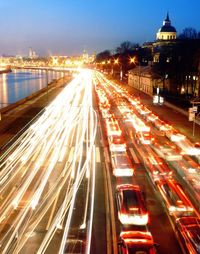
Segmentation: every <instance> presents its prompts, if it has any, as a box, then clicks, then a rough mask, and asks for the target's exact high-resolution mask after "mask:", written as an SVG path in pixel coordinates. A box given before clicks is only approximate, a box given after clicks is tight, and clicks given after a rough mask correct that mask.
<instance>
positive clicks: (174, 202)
mask: <svg viewBox="0 0 200 254" xmlns="http://www.w3.org/2000/svg"><path fill="white" fill-rule="evenodd" d="M157 187H158V189H159V191H160V194H161V195H162V197H163V200H164V202H165V205H166V207H167V209H168V211H169V214H170V215H173V216H175V217H176V216H186V215H187V216H189V215H190V216H191V215H192V214H193V213H194V208H193V206H192V204H191V202H190V200H189V198H188V197H187V195H186V194H185V192H184V190H183V188H182V186H181V185H180V184H179V183H178V182H176V181H175V180H173V179H165V180H160V181H158V182H157Z"/></svg>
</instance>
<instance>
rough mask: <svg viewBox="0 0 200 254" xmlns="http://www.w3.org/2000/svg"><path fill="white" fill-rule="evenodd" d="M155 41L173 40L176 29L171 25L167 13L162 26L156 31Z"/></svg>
mask: <svg viewBox="0 0 200 254" xmlns="http://www.w3.org/2000/svg"><path fill="white" fill-rule="evenodd" d="M156 39H157V40H175V39H176V29H175V27H173V26H172V25H171V21H170V19H169V14H168V13H167V17H166V19H165V20H164V21H163V26H162V27H161V28H160V29H159V30H158V32H157V34H156Z"/></svg>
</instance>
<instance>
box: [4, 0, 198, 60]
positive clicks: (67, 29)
mask: <svg viewBox="0 0 200 254" xmlns="http://www.w3.org/2000/svg"><path fill="white" fill-rule="evenodd" d="M199 10H200V0H168V1H165V0H0V34H1V36H0V55H2V54H13V55H16V54H22V55H27V54H28V48H29V47H32V48H33V49H34V50H35V51H36V53H38V54H39V55H47V54H53V55H56V54H59V55H77V54H80V53H82V52H83V49H86V50H87V51H88V52H89V53H92V52H93V51H96V52H100V51H102V50H105V49H110V50H113V49H115V48H116V47H117V46H118V45H119V44H120V43H121V42H123V41H126V40H129V41H131V42H136V43H140V44H141V43H143V42H145V41H153V40H155V34H156V32H157V30H158V29H159V27H160V26H161V25H162V21H163V19H164V18H165V17H166V13H167V11H168V12H169V16H170V19H171V21H172V25H173V26H175V27H176V29H177V32H178V33H181V32H182V30H183V29H184V28H185V27H193V28H195V29H196V30H197V31H200V15H199V12H200V11H199Z"/></svg>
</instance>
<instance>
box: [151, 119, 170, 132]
mask: <svg viewBox="0 0 200 254" xmlns="http://www.w3.org/2000/svg"><path fill="white" fill-rule="evenodd" d="M154 125H155V127H156V128H157V129H159V130H160V131H163V132H165V131H170V130H171V128H172V127H171V125H169V124H168V123H165V122H164V121H162V120H161V119H159V118H158V119H156V120H155V121H154Z"/></svg>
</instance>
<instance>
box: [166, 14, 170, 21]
mask: <svg viewBox="0 0 200 254" xmlns="http://www.w3.org/2000/svg"><path fill="white" fill-rule="evenodd" d="M165 21H168V22H170V20H169V12H167V17H166V19H165Z"/></svg>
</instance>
